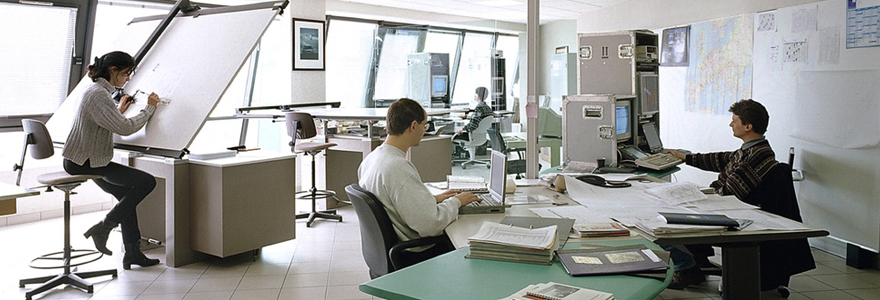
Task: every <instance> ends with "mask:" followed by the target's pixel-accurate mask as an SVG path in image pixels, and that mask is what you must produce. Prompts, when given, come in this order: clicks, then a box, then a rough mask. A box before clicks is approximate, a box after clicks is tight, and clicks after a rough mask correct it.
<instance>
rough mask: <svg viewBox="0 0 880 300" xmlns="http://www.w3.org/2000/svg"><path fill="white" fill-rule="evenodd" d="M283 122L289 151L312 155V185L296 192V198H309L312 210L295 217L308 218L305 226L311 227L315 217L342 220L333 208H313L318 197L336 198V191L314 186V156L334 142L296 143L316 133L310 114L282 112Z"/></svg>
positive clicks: (331, 145)
mask: <svg viewBox="0 0 880 300" xmlns="http://www.w3.org/2000/svg"><path fill="white" fill-rule="evenodd" d="M284 120H285V124H286V125H287V135H289V136H290V138H291V140H290V143H289V145H290V147H291V151H293V152H295V153H304V154H306V155H309V156H311V157H312V187H311V188H309V190H308V191H300V192H296V194H295V195H296V199H311V200H312V211H311V212H308V213H300V214H297V215H296V218H297V219H303V218H308V220H307V221H306V227H312V223H313V222H315V218H323V219H330V220H338V221H339V222H342V216H340V215H337V214H336V210H335V209H331V210H322V211H318V210H316V209H315V203H316V202H317V201H318V199H327V198H333V199H336V200H337V201H339V199H337V198H336V192H334V191H330V190H319V189H318V188H317V187H315V156H316V155H318V153H321V151H324V150H327V148H330V147H333V146H336V144H334V143H297V141H296V140H297V139H310V138H313V137H315V136H316V135H318V130H317V128H316V127H315V120H314V119H313V118H312V115H311V114H308V113H303V112H288V113H285V114H284Z"/></svg>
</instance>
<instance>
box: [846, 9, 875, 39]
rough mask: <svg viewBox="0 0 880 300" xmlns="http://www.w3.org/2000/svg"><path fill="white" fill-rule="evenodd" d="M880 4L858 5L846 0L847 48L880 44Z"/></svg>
mask: <svg viewBox="0 0 880 300" xmlns="http://www.w3.org/2000/svg"><path fill="white" fill-rule="evenodd" d="M878 22H880V6H870V7H858V5H856V0H847V1H846V48H847V49H851V48H862V47H877V46H880V26H878Z"/></svg>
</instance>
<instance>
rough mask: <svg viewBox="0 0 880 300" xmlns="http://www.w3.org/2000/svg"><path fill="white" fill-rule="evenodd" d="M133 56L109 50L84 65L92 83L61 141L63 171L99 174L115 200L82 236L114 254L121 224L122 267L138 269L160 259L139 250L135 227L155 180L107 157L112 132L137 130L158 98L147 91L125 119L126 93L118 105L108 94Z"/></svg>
mask: <svg viewBox="0 0 880 300" xmlns="http://www.w3.org/2000/svg"><path fill="white" fill-rule="evenodd" d="M134 67H135V65H134V59H132V57H131V55H128V53H125V52H119V51H117V52H110V53H107V54H104V56H101V57H100V58H95V63H94V64H92V65H90V66H89V67H88V70H89V77H90V78H91V79H92V81H93V82H94V84H92V85H91V86H89V87H88V88H87V89H86V91H85V93H83V99H82V103H81V104H80V107H79V110H78V111H77V114H76V118H75V119H74V120H73V127H72V128H71V129H70V134H69V135H68V136H67V142H66V143H65V144H64V151H63V152H62V156H64V171H66V172H67V173H69V174H73V175H79V174H89V175H101V176H104V177H103V178H99V179H95V180H93V181H94V182H95V184H97V185H98V186H99V187H100V188H101V189H102V190H104V191H105V192H107V193H109V194H111V195H113V197H115V198H116V199H118V200H119V202H118V203H117V204H116V206H114V207H113V209H111V210H110V212H108V213H107V216H106V217H105V218H104V220H102V221H100V222H98V224H96V225H95V226H92V228H89V230H88V231H86V233H85V234H84V235H85V237H86V238H89V237H91V238H92V241H94V242H95V248H97V249H98V251H101V253H104V254H107V255H112V254H113V252H111V251H110V250H109V249H107V239H108V237H109V236H110V231H111V230H113V228H115V227H116V225H119V224H122V243H123V245H124V246H125V256H124V257H123V258H122V267H123V269H126V270H128V269H130V268H131V265H132V264H135V265H139V266H142V267H146V266H152V265H156V264H158V263H159V260H158V259H150V258H148V257H147V256H146V255H144V253H143V252H141V247H140V239H141V233H140V229H139V228H138V220H137V212H136V209H137V206H138V204H140V202H141V201H142V200H144V198H145V197H146V196H147V195H148V194H149V193H150V192H151V191H153V188H154V187H156V178H154V177H153V175H150V174H148V173H146V172H144V171H141V170H138V169H135V168H132V167H128V166H124V165H121V164H118V163H115V162H111V161H110V160H111V159H112V158H113V134H114V133H116V134H121V135H129V134H132V133H135V132H137V131H138V130H140V129H141V128H142V127H144V125H145V124H146V123H147V120H149V119H150V117H151V116H153V113H155V112H156V105H158V104H159V96H158V95H156V94H155V93H151V94H150V95H149V96H148V97H147V105H146V106H144V108H143V109H141V111H140V113H138V114H137V115H135V116H133V117H131V118H126V117H125V116H124V115H122V113H124V112H125V111H126V110H127V109H128V107H129V105H131V104H132V103H133V102H134V98H133V97H132V96H130V95H124V96H122V97H121V98H120V101H119V106H118V107H117V106H116V104H115V103H114V100H113V98H111V94H112V93H113V92H114V91H116V88H117V87H122V86H123V85H125V83H126V82H128V80H129V79H130V76H131V72H132V71H133V70H134Z"/></svg>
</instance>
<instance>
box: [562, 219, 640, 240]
mask: <svg viewBox="0 0 880 300" xmlns="http://www.w3.org/2000/svg"><path fill="white" fill-rule="evenodd" d="M571 228H572V229H574V231H575V232H577V233H578V235H580V237H602V236H619V235H629V229H626V227H625V226H623V225H622V224H620V223H617V222H613V221H608V222H591V223H575V224H574V225H573V226H572V227H571Z"/></svg>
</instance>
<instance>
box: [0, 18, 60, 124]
mask: <svg viewBox="0 0 880 300" xmlns="http://www.w3.org/2000/svg"><path fill="white" fill-rule="evenodd" d="M76 20H77V9H76V8H70V7H55V6H37V5H22V4H9V3H0V28H6V30H3V33H0V39H2V41H3V45H4V46H3V47H0V70H4V71H3V72H0V103H3V112H2V113H0V115H3V116H27V115H48V114H51V113H53V112H55V110H56V109H57V108H58V106H60V105H61V102H63V101H64V99H66V98H67V92H68V87H69V80H70V73H71V65H72V59H73V53H74V50H73V45H74V38H75V34H74V30H75V28H76ZM10 45H15V46H14V47H11V46H10ZM13 123H14V124H13ZM9 125H10V126H14V127H18V126H20V122H18V121H17V120H15V122H11V124H9Z"/></svg>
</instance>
